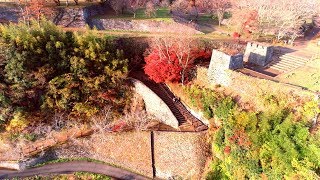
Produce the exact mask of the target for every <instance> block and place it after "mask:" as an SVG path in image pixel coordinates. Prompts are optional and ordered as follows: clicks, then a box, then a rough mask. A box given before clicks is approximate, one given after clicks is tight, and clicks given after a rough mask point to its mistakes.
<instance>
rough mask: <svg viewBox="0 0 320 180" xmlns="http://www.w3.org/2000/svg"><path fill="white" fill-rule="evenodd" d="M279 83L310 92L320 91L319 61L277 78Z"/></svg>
mask: <svg viewBox="0 0 320 180" xmlns="http://www.w3.org/2000/svg"><path fill="white" fill-rule="evenodd" d="M278 78H279V79H280V81H284V82H286V83H290V84H293V85H298V86H301V87H304V88H307V89H309V90H311V91H317V90H318V91H319V90H320V59H316V60H313V61H311V62H309V63H307V65H306V66H303V67H301V68H298V69H296V70H293V71H291V72H289V73H285V74H281V75H280V76H278Z"/></svg>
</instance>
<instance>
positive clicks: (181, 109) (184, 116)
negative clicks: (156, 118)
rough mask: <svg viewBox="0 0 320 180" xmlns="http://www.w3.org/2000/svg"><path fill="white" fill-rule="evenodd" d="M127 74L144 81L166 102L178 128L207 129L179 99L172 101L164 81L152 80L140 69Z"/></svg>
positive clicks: (172, 95) (171, 95) (187, 129)
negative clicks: (177, 123)
mask: <svg viewBox="0 0 320 180" xmlns="http://www.w3.org/2000/svg"><path fill="white" fill-rule="evenodd" d="M129 76H130V77H132V78H135V79H137V80H139V81H141V82H142V83H144V84H145V85H146V86H148V88H150V89H151V90H152V91H153V92H154V93H156V94H157V95H158V96H159V97H160V98H161V99H162V100H163V101H164V102H165V103H166V105H167V106H168V107H169V108H170V110H171V111H172V113H173V115H174V116H175V117H176V118H177V120H178V122H179V128H180V130H182V131H203V130H207V129H208V127H207V126H206V125H205V124H203V123H202V122H201V121H200V120H199V119H197V118H196V117H194V116H193V115H192V114H191V113H190V112H189V111H188V110H187V109H186V107H185V106H184V105H183V104H182V103H181V102H180V101H176V102H174V101H173V99H174V97H175V96H174V94H173V93H172V92H171V91H170V89H169V88H168V87H167V86H166V85H165V84H164V83H156V82H154V81H152V80H151V79H149V78H148V76H147V75H146V74H145V73H144V72H142V71H135V72H131V73H130V74H129Z"/></svg>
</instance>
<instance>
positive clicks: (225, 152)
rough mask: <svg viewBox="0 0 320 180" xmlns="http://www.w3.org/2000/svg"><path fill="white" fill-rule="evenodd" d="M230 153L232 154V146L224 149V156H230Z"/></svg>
mask: <svg viewBox="0 0 320 180" xmlns="http://www.w3.org/2000/svg"><path fill="white" fill-rule="evenodd" d="M230 152H231V147H230V146H226V147H225V148H224V154H226V155H229V154H230Z"/></svg>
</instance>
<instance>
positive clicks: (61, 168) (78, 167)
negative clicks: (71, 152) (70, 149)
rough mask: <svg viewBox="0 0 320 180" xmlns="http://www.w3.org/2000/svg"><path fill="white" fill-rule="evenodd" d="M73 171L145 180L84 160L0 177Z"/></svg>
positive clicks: (124, 171)
mask: <svg viewBox="0 0 320 180" xmlns="http://www.w3.org/2000/svg"><path fill="white" fill-rule="evenodd" d="M73 172H91V173H98V174H104V175H107V176H110V177H113V178H117V179H124V180H132V179H137V180H147V179H149V178H146V177H144V176H141V175H138V174H135V173H132V172H129V171H126V170H123V169H120V168H116V167H113V166H110V165H107V164H101V163H95V162H86V161H71V162H63V163H53V164H48V165H45V166H41V167H37V168H31V169H26V170H24V171H16V172H11V173H6V174H3V173H1V172H0V173H1V174H0V179H13V178H17V177H18V178H25V177H31V176H37V175H50V174H68V173H73Z"/></svg>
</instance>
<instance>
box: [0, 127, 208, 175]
mask: <svg viewBox="0 0 320 180" xmlns="http://www.w3.org/2000/svg"><path fill="white" fill-rule="evenodd" d="M72 133H74V132H73V131H70V132H65V133H62V134H61V136H64V134H72ZM47 139H50V137H48V138H47ZM206 139H207V134H206V132H164V131H155V132H141V131H133V132H121V133H104V132H96V133H94V134H92V135H91V136H88V137H85V138H78V139H73V140H72V141H65V142H66V143H65V144H55V146H53V147H52V148H50V149H44V150H43V152H38V154H36V155H35V154H34V156H31V157H25V158H24V159H19V160H17V161H5V160H3V161H2V162H0V167H5V168H10V169H17V170H23V169H25V168H27V167H32V166H34V165H37V164H39V163H44V162H47V161H50V160H56V159H66V158H67V159H70V158H90V159H95V160H100V161H103V162H106V163H108V164H112V165H114V166H117V167H120V168H123V169H128V170H130V171H132V172H136V173H139V174H142V175H145V176H147V177H150V178H153V176H154V173H155V175H156V177H157V178H161V179H168V178H179V177H182V178H183V179H201V176H202V173H203V169H204V166H205V161H206V159H207V155H208V154H207V153H208V144H207V141H206ZM29 146H31V147H34V148H35V149H40V148H41V147H42V145H39V143H38V142H35V143H33V144H30V145H29ZM0 156H1V154H0Z"/></svg>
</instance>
